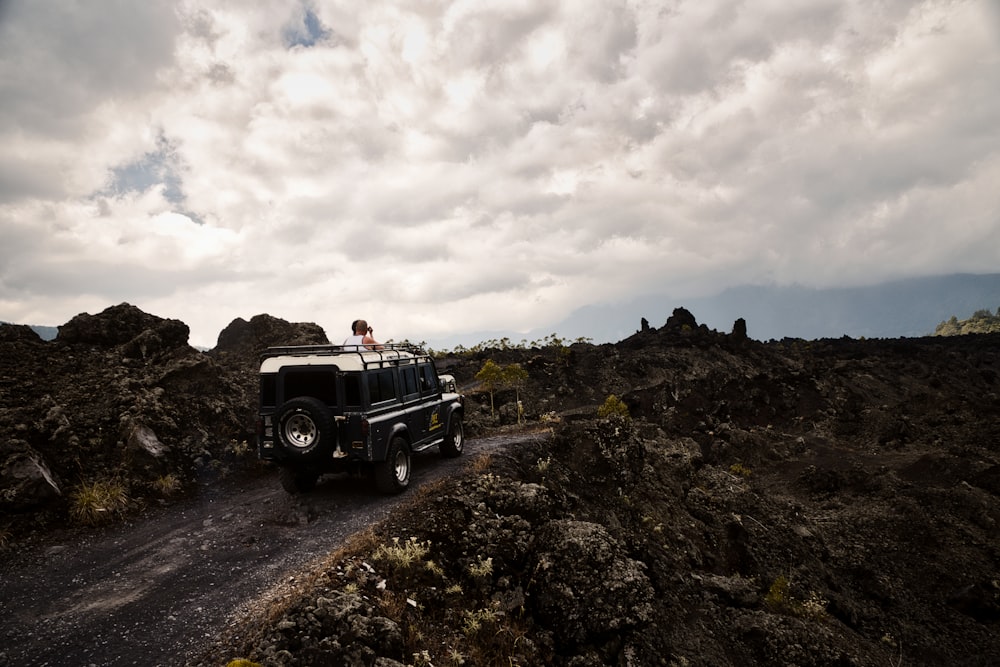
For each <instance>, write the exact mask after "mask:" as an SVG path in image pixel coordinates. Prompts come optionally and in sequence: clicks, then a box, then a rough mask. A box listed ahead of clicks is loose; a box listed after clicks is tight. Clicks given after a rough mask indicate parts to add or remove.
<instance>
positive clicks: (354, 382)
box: [344, 374, 361, 408]
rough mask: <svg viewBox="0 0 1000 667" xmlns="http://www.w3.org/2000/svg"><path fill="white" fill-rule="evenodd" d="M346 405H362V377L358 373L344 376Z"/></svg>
mask: <svg viewBox="0 0 1000 667" xmlns="http://www.w3.org/2000/svg"><path fill="white" fill-rule="evenodd" d="M344 407H345V408H359V407H361V378H360V377H359V376H358V375H353V374H352V375H345V376H344Z"/></svg>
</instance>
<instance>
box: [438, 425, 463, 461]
mask: <svg viewBox="0 0 1000 667" xmlns="http://www.w3.org/2000/svg"><path fill="white" fill-rule="evenodd" d="M440 449H441V453H442V454H444V455H445V456H447V457H449V458H455V457H456V456H460V455H461V454H462V450H464V449H465V429H464V428H462V416H461V415H452V416H451V424H449V425H448V435H446V436H444V442H442V443H441V448H440Z"/></svg>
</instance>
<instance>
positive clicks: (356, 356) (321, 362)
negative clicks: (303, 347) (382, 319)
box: [260, 350, 416, 373]
mask: <svg viewBox="0 0 1000 667" xmlns="http://www.w3.org/2000/svg"><path fill="white" fill-rule="evenodd" d="M415 358H416V357H415V356H414V355H413V354H411V353H409V352H403V351H401V350H377V351H370V350H364V351H360V352H349V351H347V350H339V351H336V352H333V353H329V354H281V355H277V356H273V357H267V358H265V359H264V360H263V361H262V362H261V364H260V372H261V373H277V372H278V371H279V370H280V369H282V368H284V367H285V366H336V367H337V368H339V369H340V370H342V371H360V370H364V368H365V364H366V363H367V364H368V366H369V367H371V366H378V362H379V361H387V360H397V359H399V360H403V359H415Z"/></svg>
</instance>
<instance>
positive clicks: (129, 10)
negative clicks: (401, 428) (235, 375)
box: [0, 0, 1000, 347]
mask: <svg viewBox="0 0 1000 667" xmlns="http://www.w3.org/2000/svg"><path fill="white" fill-rule="evenodd" d="M998 124H1000V3H998V2H996V1H995V0H926V1H919V0H859V1H857V2H855V1H853V0H797V1H796V0H742V1H740V0H673V1H670V0H655V1H646V0H636V1H632V0H624V1H612V0H607V1H604V0H593V1H584V0H564V1H562V2H560V1H554V0H503V1H500V0H457V1H454V2H448V1H440V2H436V1H434V0H418V1H410V2H379V1H378V0H371V1H368V2H364V3H361V2H355V1H353V0H350V1H348V0H343V1H329V2H328V1H325V0H283V1H279V0H269V2H266V3H248V2H244V1H242V0H176V1H170V2H167V1H163V0H145V1H144V2H121V1H120V0H87V1H86V2H83V1H80V2H66V1H64V0H30V1H29V0H0V146H2V149H0V238H2V243H0V320H5V321H11V322H15V323H21V324H38V325H58V324H64V323H65V322H67V321H69V320H70V319H72V317H74V316H75V315H77V314H79V313H84V312H86V313H92V314H93V313H98V312H100V311H102V310H104V309H105V308H107V307H109V306H112V305H116V304H119V303H123V302H127V303H131V304H133V305H135V306H137V307H139V308H141V309H142V310H144V311H146V312H147V313H151V314H153V315H157V316H159V317H164V318H174V319H179V320H181V321H183V322H185V323H186V324H187V325H188V326H189V327H190V329H191V336H190V342H191V343H192V344H194V345H199V346H203V347H213V346H214V345H215V343H216V340H217V337H218V334H219V332H220V331H221V330H222V329H224V328H225V327H226V326H227V325H228V324H229V323H230V322H232V321H233V320H234V319H236V318H243V319H247V320H248V319H250V318H251V317H253V316H254V315H257V314H261V313H267V314H270V315H273V316H275V317H280V318H282V319H285V320H288V321H291V322H315V323H317V324H319V325H320V326H322V327H323V328H324V329H325V330H326V331H327V334H328V335H329V337H330V339H331V341H333V342H340V337H341V336H346V335H348V333H349V331H348V329H349V328H350V323H351V321H353V320H354V319H356V318H359V317H360V318H364V319H367V320H369V322H370V323H371V325H372V326H373V328H374V329H375V337H376V338H377V339H379V340H387V339H393V340H402V339H408V340H411V341H421V340H424V341H433V340H436V339H439V338H442V337H445V336H453V335H454V334H455V333H456V332H475V331H489V330H510V331H515V332H516V331H529V330H533V329H538V328H544V327H546V326H547V325H548V324H549V323H554V322H559V321H561V320H563V319H564V318H566V317H567V316H568V315H569V314H570V313H572V312H573V311H575V310H576V309H578V308H580V307H582V306H586V305H591V304H613V303H620V302H622V301H624V300H628V299H632V298H634V297H636V296H637V295H643V294H667V295H674V296H677V297H703V296H706V295H710V294H713V293H717V292H719V291H721V290H723V289H725V288H727V287H733V286H738V285H761V284H766V285H779V286H780V285H801V286H805V287H814V288H827V287H853V286H860V285H868V284H876V283H879V282H882V281H889V280H898V279H904V278H911V277H919V276H927V275H940V274H947V273H951V272H967V273H990V272H996V271H1000V127H998ZM667 314H669V313H664V318H665V317H666V315H667ZM598 342H599V341H598Z"/></svg>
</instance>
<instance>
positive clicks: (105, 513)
mask: <svg viewBox="0 0 1000 667" xmlns="http://www.w3.org/2000/svg"><path fill="white" fill-rule="evenodd" d="M131 504H132V500H131V499H130V498H129V496H128V490H127V489H126V488H125V485H124V484H123V483H122V482H121V481H119V480H115V479H109V480H97V481H94V482H83V483H82V484H80V485H79V486H77V487H76V489H75V490H74V491H73V493H72V494H71V496H70V506H69V513H70V517H72V519H73V520H74V521H79V522H80V523H83V524H86V525H88V526H96V525H99V524H102V523H107V522H108V521H111V520H113V519H115V518H118V517H120V516H121V515H123V514H124V513H125V512H126V511H127V510H128V508H129V506H130V505H131Z"/></svg>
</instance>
